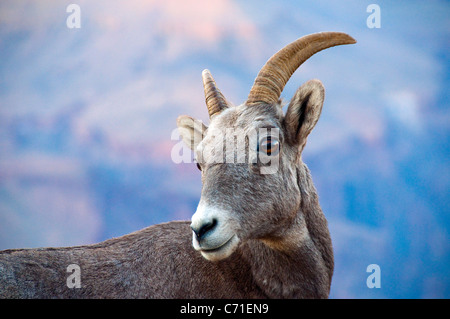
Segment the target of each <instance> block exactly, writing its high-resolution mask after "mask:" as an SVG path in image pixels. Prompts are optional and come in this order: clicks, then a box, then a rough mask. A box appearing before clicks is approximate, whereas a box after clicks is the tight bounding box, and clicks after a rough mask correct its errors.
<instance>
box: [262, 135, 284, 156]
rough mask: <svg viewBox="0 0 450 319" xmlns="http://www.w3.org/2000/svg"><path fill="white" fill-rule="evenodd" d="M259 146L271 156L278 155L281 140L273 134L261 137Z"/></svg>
mask: <svg viewBox="0 0 450 319" xmlns="http://www.w3.org/2000/svg"><path fill="white" fill-rule="evenodd" d="M258 146H259V147H258V151H259V152H263V153H264V154H267V155H269V156H273V155H277V154H278V152H279V150H280V142H279V141H278V140H277V139H276V138H274V137H272V136H267V137H264V138H263V139H261V141H260V142H259V145H258Z"/></svg>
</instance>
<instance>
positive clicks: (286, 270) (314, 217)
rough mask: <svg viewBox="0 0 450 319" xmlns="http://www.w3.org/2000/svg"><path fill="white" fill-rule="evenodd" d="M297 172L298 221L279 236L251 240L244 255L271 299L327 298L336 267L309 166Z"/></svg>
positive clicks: (256, 280)
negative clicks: (298, 188) (298, 192)
mask: <svg viewBox="0 0 450 319" xmlns="http://www.w3.org/2000/svg"><path fill="white" fill-rule="evenodd" d="M297 174H298V182H299V187H300V190H301V196H302V201H301V204H300V207H299V208H298V212H297V217H296V219H295V221H294V222H293V223H292V224H291V227H290V228H288V229H286V231H285V232H284V234H283V236H282V237H280V238H271V239H264V240H251V241H248V242H247V243H246V244H245V245H244V247H243V249H244V250H245V253H244V254H243V255H244V256H248V262H249V263H250V267H251V272H252V275H253V278H254V281H255V283H256V284H257V285H258V286H259V287H260V288H261V290H262V291H263V292H264V293H265V294H266V295H267V296H268V297H269V298H327V297H328V295H329V291H330V285H331V277H332V274H333V268H334V262H333V249H332V245H331V238H330V235H329V232H328V226H327V221H326V219H325V217H324V215H323V213H322V210H321V208H320V205H319V202H318V196H317V193H316V190H315V188H314V186H313V184H312V181H311V177H310V174H309V170H308V168H307V167H306V165H304V164H303V165H300V166H299V167H298V168H297Z"/></svg>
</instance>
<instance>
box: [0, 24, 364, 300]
mask: <svg viewBox="0 0 450 319" xmlns="http://www.w3.org/2000/svg"><path fill="white" fill-rule="evenodd" d="M352 43H356V41H355V40H354V39H353V38H352V37H350V36H349V35H347V34H344V33H339V32H323V33H316V34H311V35H308V36H305V37H302V38H300V39H298V40H296V41H294V42H292V43H291V44H289V45H287V46H286V47H285V48H283V49H282V50H280V51H279V52H278V53H276V54H275V55H273V56H272V57H271V58H270V59H269V60H268V61H267V63H266V64H265V65H264V67H263V68H262V69H261V71H260V72H259V74H258V76H257V77H256V79H255V82H254V85H253V87H252V88H251V91H250V94H249V96H248V99H247V101H246V102H245V103H243V104H242V105H239V106H232V105H231V104H229V103H228V101H227V100H226V99H225V98H224V96H223V95H222V93H221V92H220V91H219V90H218V89H217V87H216V84H215V82H214V80H213V78H212V76H211V74H210V73H209V71H207V70H205V71H204V72H203V84H204V88H205V98H206V104H207V107H208V112H209V115H210V118H211V122H210V126H209V128H207V127H206V126H205V125H203V124H202V123H201V122H200V121H198V120H194V119H192V118H191V117H188V116H180V117H179V118H178V120H177V124H178V127H179V130H180V134H181V136H182V139H183V141H184V142H187V143H188V145H189V146H190V147H191V148H192V149H193V150H194V152H195V154H196V155H197V160H198V162H199V163H198V166H199V168H200V169H201V174H202V181H203V187H202V192H201V199H200V202H199V205H198V208H197V211H196V212H195V213H194V215H193V216H192V221H191V222H188V221H183V222H178V221H176V222H169V223H164V224H160V225H155V226H150V227H148V228H145V229H143V230H140V231H137V232H135V233H131V234H128V235H125V236H122V237H119V238H114V239H110V240H106V241H104V242H101V243H98V244H94V245H86V246H78V247H65V248H38V249H11V250H5V251H2V252H1V253H0V297H2V298H327V297H328V295H329V291H330V285H331V278H332V274H333V267H334V260H333V249H332V244H331V238H330V235H329V231H328V225H327V220H326V219H325V216H324V215H323V213H322V210H321V208H320V205H319V201H318V197H317V193H316V190H315V188H314V185H313V183H312V180H311V176H310V173H309V170H308V168H307V167H306V165H305V164H304V163H303V162H302V158H301V154H302V151H303V148H304V147H305V143H306V139H307V136H308V134H309V133H310V132H311V130H312V129H313V127H314V126H315V124H316V122H317V120H318V119H319V116H320V113H321V109H322V105H323V100H324V88H323V86H322V84H321V82H320V81H319V80H311V81H308V82H306V83H305V84H304V85H302V86H301V87H300V88H299V89H298V90H297V92H296V93H295V95H294V97H293V99H292V100H291V101H290V103H289V105H288V108H287V111H286V115H284V114H283V112H282V108H281V102H280V100H279V98H280V95H281V92H282V90H283V88H284V86H285V85H286V83H287V81H288V80H289V78H290V77H291V75H292V74H293V73H294V72H295V70H296V69H297V68H298V67H299V66H300V65H301V64H302V63H303V62H304V61H306V60H307V59H308V58H309V57H311V56H312V55H313V54H315V53H317V52H319V51H321V50H324V49H326V48H329V47H332V46H336V45H343V44H352ZM229 128H231V129H241V130H242V132H248V131H251V130H258V129H260V128H264V129H266V131H267V132H269V131H270V132H277V134H276V135H275V134H272V133H268V134H267V136H266V138H265V140H264V141H261V140H258V141H257V143H256V144H257V145H256V146H255V145H253V144H251V143H250V141H249V140H248V139H247V140H245V146H246V147H247V149H246V151H245V154H246V155H245V156H246V158H247V162H235V163H216V162H214V161H211V154H210V153H208V152H203V150H204V149H206V148H208V147H211V146H214V145H212V144H214V143H217V139H215V138H214V137H213V136H212V134H214V133H213V132H217V131H220V130H225V129H229ZM253 146H255V147H256V150H255V149H254V148H252V147H253ZM220 147H222V146H220ZM220 147H217V148H216V149H218V148H220ZM226 152H227V154H228V152H229V150H227V151H226ZM255 154H256V157H254V156H255ZM259 156H266V157H269V158H272V156H273V158H277V169H276V171H274V172H272V173H270V174H269V173H267V174H262V173H261V169H262V168H263V167H265V165H264V163H262V162H261V161H260V159H259ZM192 246H193V247H192ZM71 264H75V265H77V266H78V267H79V270H80V272H79V275H80V278H79V279H80V284H81V287H80V288H77V287H75V288H69V287H68V285H67V279H68V277H69V275H71V273H70V272H67V269H68V268H67V267H68V266H69V265H71Z"/></svg>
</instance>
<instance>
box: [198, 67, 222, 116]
mask: <svg viewBox="0 0 450 319" xmlns="http://www.w3.org/2000/svg"><path fill="white" fill-rule="evenodd" d="M202 78H203V88H204V90H205V101H206V107H207V108H208V113H209V117H210V118H211V117H213V116H214V115H215V114H218V113H220V112H222V110H223V109H225V108H227V107H228V103H227V100H226V99H225V97H224V96H223V94H222V92H220V90H219V89H218V88H217V86H216V82H215V81H214V79H213V77H212V75H211V73H210V72H209V70H203V72H202Z"/></svg>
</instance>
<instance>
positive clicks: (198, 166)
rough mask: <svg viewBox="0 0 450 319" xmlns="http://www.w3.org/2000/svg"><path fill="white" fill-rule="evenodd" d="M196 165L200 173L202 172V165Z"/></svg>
mask: <svg viewBox="0 0 450 319" xmlns="http://www.w3.org/2000/svg"><path fill="white" fill-rule="evenodd" d="M196 164H197V168H198V169H199V171H201V170H202V167H201V166H200V164H199V163H196Z"/></svg>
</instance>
